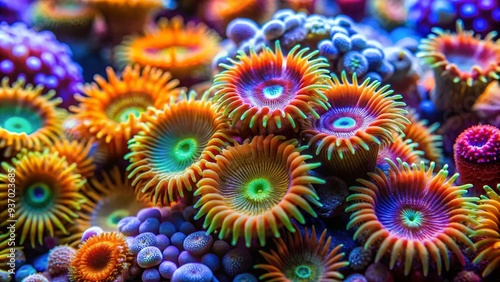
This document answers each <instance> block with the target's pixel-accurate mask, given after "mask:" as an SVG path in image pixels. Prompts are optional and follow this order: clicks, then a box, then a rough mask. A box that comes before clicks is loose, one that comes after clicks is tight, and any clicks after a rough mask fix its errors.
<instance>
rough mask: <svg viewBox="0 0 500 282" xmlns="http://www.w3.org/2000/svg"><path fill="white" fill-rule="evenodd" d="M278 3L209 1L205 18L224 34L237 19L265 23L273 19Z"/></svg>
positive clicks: (248, 0) (272, 1) (229, 0)
mask: <svg viewBox="0 0 500 282" xmlns="http://www.w3.org/2000/svg"><path fill="white" fill-rule="evenodd" d="M277 2H278V1H276V0H270V1H264V0H244V1H238V0H207V1H206V3H205V6H204V8H203V9H202V10H203V11H205V12H204V15H203V16H204V18H205V19H206V20H207V21H208V22H210V23H211V24H212V25H214V26H216V27H217V30H218V31H219V32H220V33H221V34H224V33H225V31H226V27H227V26H228V24H229V23H230V22H231V21H232V20H234V19H237V18H247V19H251V20H254V21H256V22H263V21H266V20H268V19H270V18H271V16H272V14H273V13H274V12H275V11H276V9H277V7H278V3H277Z"/></svg>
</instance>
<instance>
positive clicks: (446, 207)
mask: <svg viewBox="0 0 500 282" xmlns="http://www.w3.org/2000/svg"><path fill="white" fill-rule="evenodd" d="M387 162H388V163H389V165H390V169H389V170H388V172H387V174H388V175H386V172H384V171H383V170H381V169H377V170H376V172H375V173H369V174H368V175H369V176H370V178H371V179H372V180H373V182H370V181H368V180H365V179H358V182H359V183H360V184H361V185H362V186H353V187H351V188H350V189H351V190H352V191H353V192H354V194H352V195H350V196H349V197H348V198H347V201H348V202H351V203H350V205H349V207H348V208H347V209H346V211H347V212H352V214H351V218H350V221H349V223H348V225H347V228H352V227H354V226H357V230H356V232H355V233H354V239H359V238H362V240H363V241H364V248H365V249H367V248H369V247H375V249H376V250H377V252H376V256H375V262H379V261H380V260H381V259H382V257H383V256H385V255H388V256H389V257H390V263H389V267H390V268H391V269H392V268H394V266H395V264H396V262H398V261H399V262H401V264H403V265H404V274H405V275H408V274H409V273H410V271H411V269H412V264H413V263H414V261H417V260H420V263H421V265H422V269H423V274H424V275H425V276H427V275H428V273H429V264H430V263H432V262H431V260H432V261H433V264H434V265H435V266H436V269H437V272H438V274H440V273H441V270H442V268H443V263H444V267H445V269H446V270H448V269H449V267H450V257H449V255H448V251H450V252H451V253H453V254H455V256H456V257H457V258H458V261H459V262H460V263H461V264H462V265H464V264H465V260H464V255H463V254H462V252H461V249H460V247H459V244H464V245H466V246H468V247H471V248H473V243H472V241H471V240H470V239H469V237H468V235H470V234H471V233H472V230H471V229H470V228H469V227H468V226H470V225H473V224H474V223H475V221H474V219H473V218H472V217H471V216H470V215H474V214H475V211H474V210H475V209H476V208H477V206H476V203H475V201H476V198H472V197H464V196H463V194H465V193H467V189H468V188H470V187H471V186H472V185H470V184H469V185H462V186H455V185H454V184H453V182H454V181H455V180H456V179H457V178H458V174H455V175H453V176H451V177H450V178H448V171H447V165H445V166H444V167H443V169H441V170H440V171H439V172H438V173H437V174H436V175H433V172H434V168H435V164H434V163H433V162H432V163H430V165H429V168H428V169H426V167H425V165H424V162H421V163H420V164H412V165H409V164H407V163H405V162H402V161H401V160H400V159H398V164H395V163H394V162H392V161H391V160H389V159H387ZM473 249H474V248H473Z"/></svg>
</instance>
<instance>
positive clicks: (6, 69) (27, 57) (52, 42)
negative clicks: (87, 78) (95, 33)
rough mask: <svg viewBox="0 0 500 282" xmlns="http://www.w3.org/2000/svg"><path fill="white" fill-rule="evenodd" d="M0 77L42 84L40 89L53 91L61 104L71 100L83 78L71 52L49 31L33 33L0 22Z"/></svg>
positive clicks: (22, 25) (73, 101) (30, 30)
mask: <svg viewBox="0 0 500 282" xmlns="http://www.w3.org/2000/svg"><path fill="white" fill-rule="evenodd" d="M0 37H2V38H3V40H2V48H0V58H2V60H1V61H0V76H1V77H8V78H9V79H10V80H11V81H16V80H20V79H23V80H24V81H26V82H27V83H30V84H33V85H42V86H43V87H44V91H45V92H48V91H50V90H56V94H57V96H58V97H61V98H62V99H63V100H62V104H61V106H63V107H68V106H69V105H72V104H74V103H75V100H74V99H73V94H74V93H76V92H77V91H78V89H79V87H80V84H81V82H82V81H83V78H82V75H81V67H80V66H79V65H77V64H76V63H74V62H73V61H72V60H71V52H70V50H69V48H68V46H66V45H65V44H62V43H60V42H58V41H57V40H56V38H55V36H54V34H52V33H51V32H49V31H42V32H36V31H34V30H32V29H29V28H28V27H27V26H26V25H25V24H23V23H20V22H19V23H15V24H12V25H8V24H6V23H5V22H2V23H0Z"/></svg>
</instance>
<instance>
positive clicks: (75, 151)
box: [50, 138, 95, 178]
mask: <svg viewBox="0 0 500 282" xmlns="http://www.w3.org/2000/svg"><path fill="white" fill-rule="evenodd" d="M50 150H51V151H52V152H57V153H59V156H61V157H65V158H66V161H67V162H68V164H75V165H76V172H78V173H79V174H81V175H82V176H83V177H85V178H89V177H92V176H93V175H94V170H95V164H94V163H93V160H94V158H93V157H92V153H91V150H92V142H91V141H87V142H85V141H81V142H79V141H76V140H73V141H70V140H68V139H65V138H64V139H57V140H56V141H55V142H54V144H53V145H52V146H51V147H50Z"/></svg>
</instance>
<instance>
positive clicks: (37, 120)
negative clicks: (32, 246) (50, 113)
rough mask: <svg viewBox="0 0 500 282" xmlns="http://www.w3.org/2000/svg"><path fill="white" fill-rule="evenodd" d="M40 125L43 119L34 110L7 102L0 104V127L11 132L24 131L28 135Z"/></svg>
mask: <svg viewBox="0 0 500 282" xmlns="http://www.w3.org/2000/svg"><path fill="white" fill-rule="evenodd" d="M0 103H3V102H0ZM42 126H43V119H42V117H41V116H40V114H39V113H38V112H36V111H35V110H33V109H30V108H28V107H20V106H18V105H14V104H11V103H8V102H6V103H5V104H3V105H0V128H3V129H5V130H7V131H9V132H12V133H25V134H27V135H29V134H32V133H33V132H35V131H37V130H38V129H40V128H41V127H42Z"/></svg>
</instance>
